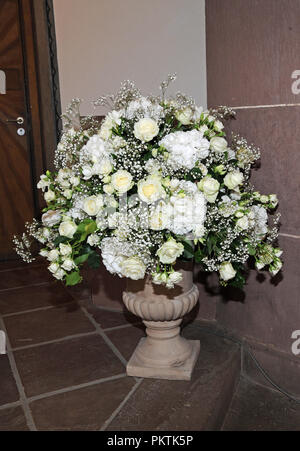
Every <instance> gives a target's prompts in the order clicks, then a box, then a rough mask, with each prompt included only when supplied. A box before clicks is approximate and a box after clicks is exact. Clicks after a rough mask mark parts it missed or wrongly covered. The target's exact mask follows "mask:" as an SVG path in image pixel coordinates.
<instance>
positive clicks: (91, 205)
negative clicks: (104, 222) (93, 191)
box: [82, 194, 103, 216]
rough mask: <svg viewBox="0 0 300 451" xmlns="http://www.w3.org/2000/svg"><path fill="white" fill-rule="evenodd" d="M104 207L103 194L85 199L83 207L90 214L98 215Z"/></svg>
mask: <svg viewBox="0 0 300 451" xmlns="http://www.w3.org/2000/svg"><path fill="white" fill-rule="evenodd" d="M102 207H103V197H102V195H101V194H99V195H98V196H90V197H87V198H86V199H84V200H83V204H82V209H83V211H85V212H86V214H88V215H89V216H97V215H98V213H99V212H100V210H101V209H102Z"/></svg>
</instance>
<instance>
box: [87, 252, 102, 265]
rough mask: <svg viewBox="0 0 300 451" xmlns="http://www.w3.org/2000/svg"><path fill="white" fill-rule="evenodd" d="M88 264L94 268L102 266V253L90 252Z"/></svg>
mask: <svg viewBox="0 0 300 451" xmlns="http://www.w3.org/2000/svg"><path fill="white" fill-rule="evenodd" d="M87 262H88V265H89V267H90V268H92V269H98V268H99V267H100V263H101V259H100V255H99V254H97V252H95V251H93V252H92V253H90V254H89V258H88V261H87Z"/></svg>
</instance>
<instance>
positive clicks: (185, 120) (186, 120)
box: [175, 107, 193, 125]
mask: <svg viewBox="0 0 300 451" xmlns="http://www.w3.org/2000/svg"><path fill="white" fill-rule="evenodd" d="M175 117H176V119H177V120H178V121H179V122H181V123H182V124H183V125H189V124H190V123H191V122H192V119H193V111H192V109H191V108H189V107H187V108H184V109H183V110H180V111H177V112H176V113H175Z"/></svg>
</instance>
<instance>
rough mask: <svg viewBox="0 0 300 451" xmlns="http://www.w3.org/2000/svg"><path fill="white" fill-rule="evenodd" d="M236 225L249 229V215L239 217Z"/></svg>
mask: <svg viewBox="0 0 300 451" xmlns="http://www.w3.org/2000/svg"><path fill="white" fill-rule="evenodd" d="M236 225H237V227H238V228H240V229H241V230H247V229H248V227H249V220H248V218H247V216H243V217H242V218H240V219H238V220H237V222H236Z"/></svg>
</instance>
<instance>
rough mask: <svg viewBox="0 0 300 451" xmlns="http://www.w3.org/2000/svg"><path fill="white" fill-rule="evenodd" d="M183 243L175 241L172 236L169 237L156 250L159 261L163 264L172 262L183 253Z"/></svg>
mask: <svg viewBox="0 0 300 451" xmlns="http://www.w3.org/2000/svg"><path fill="white" fill-rule="evenodd" d="M183 251H184V247H183V244H181V243H177V241H175V240H174V238H170V239H169V240H168V241H167V242H166V243H164V244H163V245H162V246H161V247H160V248H159V249H158V251H157V255H158V257H159V259H160V261H161V262H162V263H164V264H168V263H170V264H172V263H174V262H175V261H176V259H177V258H178V257H180V255H181V254H182V253H183Z"/></svg>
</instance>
